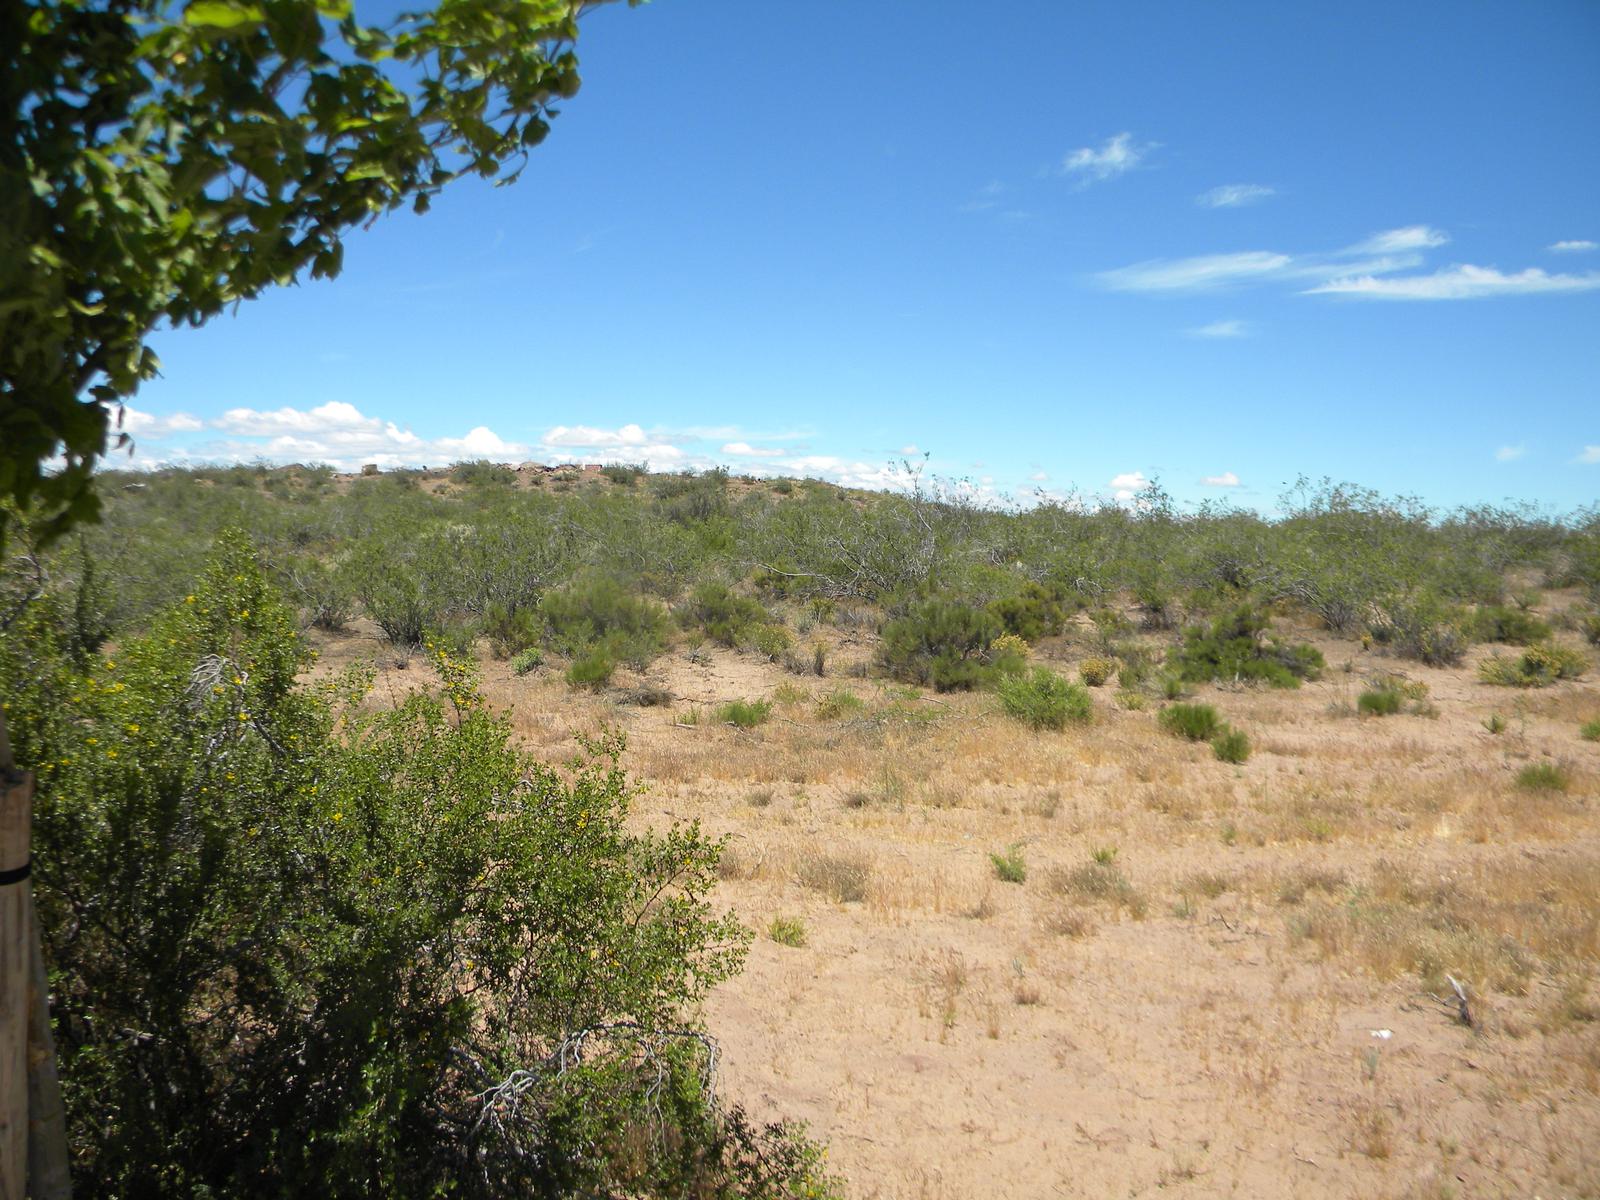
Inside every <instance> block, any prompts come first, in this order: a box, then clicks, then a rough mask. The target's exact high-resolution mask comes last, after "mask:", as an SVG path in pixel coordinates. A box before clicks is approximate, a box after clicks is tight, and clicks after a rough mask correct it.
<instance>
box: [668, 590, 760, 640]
mask: <svg viewBox="0 0 1600 1200" xmlns="http://www.w3.org/2000/svg"><path fill="white" fill-rule="evenodd" d="M677 615H678V621H679V623H680V624H682V625H684V626H685V627H686V628H694V627H698V628H700V629H703V630H705V634H706V636H707V637H708V638H710V639H711V640H712V641H713V642H716V643H717V644H718V645H720V646H727V647H729V648H730V649H731V648H733V647H737V646H743V645H746V644H747V643H749V641H750V640H751V637H752V635H753V633H754V632H755V630H756V629H757V627H759V626H762V625H765V624H768V623H770V622H771V621H772V614H770V613H769V612H767V610H766V608H765V606H763V605H762V604H761V602H760V601H758V600H753V599H751V598H750V597H748V596H741V595H739V594H738V593H737V592H735V591H734V590H733V589H732V588H730V587H729V586H728V585H727V584H725V583H718V582H715V581H712V580H707V581H706V582H704V583H701V584H698V585H696V587H695V589H694V591H692V592H691V593H690V594H689V598H688V599H687V600H686V601H684V603H683V604H682V605H680V606H679V608H678V613H677Z"/></svg>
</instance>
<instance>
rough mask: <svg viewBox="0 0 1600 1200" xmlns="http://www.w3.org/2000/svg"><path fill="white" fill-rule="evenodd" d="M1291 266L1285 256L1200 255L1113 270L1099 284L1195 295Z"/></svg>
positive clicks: (1249, 252)
mask: <svg viewBox="0 0 1600 1200" xmlns="http://www.w3.org/2000/svg"><path fill="white" fill-rule="evenodd" d="M1293 264H1294V259H1292V258H1290V257H1289V256H1288V255H1287V254H1274V253H1272V252H1271V251H1267V250H1245V251H1242V252H1241V253H1238V254H1202V255H1198V256H1196V257H1194V258H1177V259H1160V258H1157V259H1150V260H1148V261H1146V262H1142V263H1134V264H1133V265H1132V266H1130V267H1118V268H1117V269H1116V270H1114V271H1102V272H1101V273H1100V281H1101V282H1102V283H1104V284H1106V285H1107V286H1108V287H1113V288H1116V289H1117V290H1118V291H1124V292H1197V291H1209V290H1211V289H1213V288H1221V287H1227V286H1230V285H1232V284H1237V283H1245V282H1255V281H1259V280H1263V279H1271V278H1273V277H1274V276H1279V275H1282V274H1283V272H1284V271H1285V270H1287V269H1288V268H1289V267H1290V266H1292V265H1293Z"/></svg>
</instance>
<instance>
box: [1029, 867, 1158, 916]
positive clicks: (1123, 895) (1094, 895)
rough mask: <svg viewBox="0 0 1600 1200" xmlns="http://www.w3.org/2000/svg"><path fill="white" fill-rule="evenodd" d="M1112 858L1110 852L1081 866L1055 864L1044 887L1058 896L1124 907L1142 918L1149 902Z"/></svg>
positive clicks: (1130, 913) (1082, 901)
mask: <svg viewBox="0 0 1600 1200" xmlns="http://www.w3.org/2000/svg"><path fill="white" fill-rule="evenodd" d="M1114 857H1115V852H1114V851H1113V852H1111V854H1109V855H1105V854H1102V855H1101V856H1099V857H1096V858H1095V859H1092V860H1090V861H1089V862H1086V863H1083V864H1082V865H1081V866H1076V867H1057V868H1056V869H1055V870H1053V871H1051V872H1050V874H1049V876H1048V877H1047V879H1046V886H1048V887H1049V889H1050V890H1051V891H1052V892H1054V893H1056V894H1057V895H1059V896H1066V897H1070V898H1071V899H1074V900H1076V901H1078V902H1080V903H1085V904H1105V905H1109V906H1110V907H1111V908H1114V909H1126V910H1127V912H1128V915H1129V916H1131V917H1133V918H1135V919H1136V920H1142V919H1143V918H1144V916H1145V914H1146V913H1148V912H1149V910H1150V903H1149V901H1148V900H1147V899H1146V898H1145V895H1144V893H1143V892H1141V891H1140V890H1139V889H1138V888H1136V887H1134V886H1133V882H1132V881H1131V880H1130V879H1129V878H1128V877H1127V876H1126V875H1125V874H1123V872H1122V868H1121V867H1119V866H1118V865H1117V864H1116V862H1115V861H1114Z"/></svg>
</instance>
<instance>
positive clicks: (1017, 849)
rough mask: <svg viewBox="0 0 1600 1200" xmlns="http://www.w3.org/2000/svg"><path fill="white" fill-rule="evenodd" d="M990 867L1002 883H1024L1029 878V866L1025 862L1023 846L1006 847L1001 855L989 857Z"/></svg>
mask: <svg viewBox="0 0 1600 1200" xmlns="http://www.w3.org/2000/svg"><path fill="white" fill-rule="evenodd" d="M989 865H990V866H991V867H993V868H994V876H995V878H996V879H998V880H999V881H1000V882H1001V883H1022V882H1023V881H1024V880H1026V879H1027V878H1028V864H1027V863H1026V862H1025V861H1023V858H1022V847H1021V845H1012V846H1008V847H1006V849H1005V851H1004V852H1002V853H999V854H991V855H989Z"/></svg>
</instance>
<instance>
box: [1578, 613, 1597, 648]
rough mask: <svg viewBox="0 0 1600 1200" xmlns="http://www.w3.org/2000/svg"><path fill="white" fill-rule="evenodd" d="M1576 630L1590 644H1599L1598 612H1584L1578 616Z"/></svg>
mask: <svg viewBox="0 0 1600 1200" xmlns="http://www.w3.org/2000/svg"><path fill="white" fill-rule="evenodd" d="M1578 632H1579V633H1581V634H1583V640H1584V641H1586V642H1588V643H1589V644H1590V645H1591V646H1600V613H1585V614H1584V615H1583V616H1581V617H1579V618H1578Z"/></svg>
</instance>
